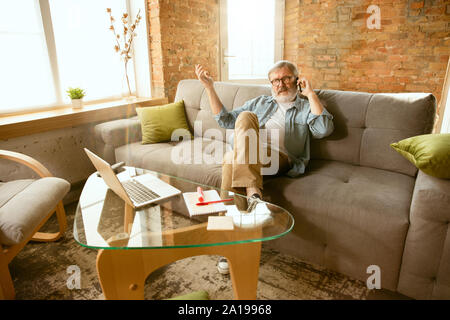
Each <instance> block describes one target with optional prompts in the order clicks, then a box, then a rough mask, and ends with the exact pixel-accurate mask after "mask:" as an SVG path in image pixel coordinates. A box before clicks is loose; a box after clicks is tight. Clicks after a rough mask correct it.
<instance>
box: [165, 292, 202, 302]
mask: <svg viewBox="0 0 450 320" xmlns="http://www.w3.org/2000/svg"><path fill="white" fill-rule="evenodd" d="M165 300H209V295H208V292H206V291H204V290H200V291H195V292H191V293H188V294H184V295H182V296H178V297H174V298H170V299H165Z"/></svg>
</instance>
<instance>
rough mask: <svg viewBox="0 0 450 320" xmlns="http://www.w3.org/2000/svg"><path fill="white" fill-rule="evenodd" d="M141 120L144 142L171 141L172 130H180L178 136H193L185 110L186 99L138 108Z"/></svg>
mask: <svg viewBox="0 0 450 320" xmlns="http://www.w3.org/2000/svg"><path fill="white" fill-rule="evenodd" d="M136 112H137V114H138V116H139V120H141V130H142V144H147V143H158V142H166V141H171V137H172V132H173V131H175V130H177V129H184V130H186V131H184V130H180V131H179V134H178V132H177V135H178V136H183V137H189V138H192V134H191V133H190V131H189V126H188V124H187V121H186V115H185V111H184V101H183V100H181V101H178V102H174V103H169V104H166V105H163V106H156V107H145V108H136Z"/></svg>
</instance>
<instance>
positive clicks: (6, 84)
mask: <svg viewBox="0 0 450 320" xmlns="http://www.w3.org/2000/svg"><path fill="white" fill-rule="evenodd" d="M106 8H111V10H112V14H113V16H114V17H115V18H116V28H118V27H119V24H120V18H121V16H122V13H123V12H129V14H130V17H131V18H132V19H133V20H134V18H135V16H136V13H137V10H138V8H141V16H142V17H143V18H142V19H141V22H140V25H139V26H138V29H137V34H138V36H137V37H136V38H135V39H134V41H136V43H135V48H134V49H137V47H136V46H139V48H140V49H139V50H135V55H140V57H139V59H136V57H134V58H135V59H134V61H137V63H138V64H139V72H135V70H136V68H135V66H130V63H129V67H128V69H129V72H128V75H129V76H130V77H132V78H133V79H135V78H137V77H138V78H139V79H141V78H144V79H147V80H146V81H147V83H145V86H146V87H145V88H139V86H138V88H137V94H138V95H139V96H147V97H148V96H150V89H149V88H150V85H149V83H150V75H149V70H150V68H149V66H148V64H149V59H148V50H142V43H137V42H144V45H145V47H147V42H146V41H147V37H146V30H147V29H146V19H145V12H146V11H145V2H144V0H142V1H136V0H133V1H126V0H114V1H111V0H96V1H91V0H64V1H59V0H2V1H0V41H1V43H2V50H1V51H0V70H2V71H1V73H0V86H1V88H2V98H1V99H0V114H1V113H13V112H17V111H26V110H29V109H38V108H45V107H52V106H57V105H62V104H65V103H69V102H70V98H69V97H68V96H67V94H66V90H67V88H68V87H81V88H83V89H85V91H86V93H87V95H86V96H85V98H84V100H86V101H89V100H99V99H113V98H120V97H121V96H122V91H123V90H124V89H125V88H124V87H123V85H122V79H123V75H124V70H123V68H124V67H123V63H121V60H120V57H119V54H118V53H116V52H115V51H114V39H113V36H112V33H111V31H110V30H109V26H110V22H109V15H108V13H107V12H106ZM138 51H139V52H138ZM142 55H147V59H145V58H144V59H143V58H142ZM141 64H144V66H143V67H142V68H141ZM145 64H147V65H145ZM130 69H131V70H130ZM142 73H145V74H146V76H143V75H142ZM136 82H137V81H135V83H136ZM144 82H145V81H144Z"/></svg>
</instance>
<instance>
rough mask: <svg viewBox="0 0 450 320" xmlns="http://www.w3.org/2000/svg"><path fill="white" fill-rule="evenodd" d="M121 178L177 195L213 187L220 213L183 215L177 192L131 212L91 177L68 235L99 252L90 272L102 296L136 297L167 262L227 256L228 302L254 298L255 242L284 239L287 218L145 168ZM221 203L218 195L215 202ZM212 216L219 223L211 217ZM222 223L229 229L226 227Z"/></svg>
mask: <svg viewBox="0 0 450 320" xmlns="http://www.w3.org/2000/svg"><path fill="white" fill-rule="evenodd" d="M124 169H125V170H124V171H123V172H121V173H119V174H117V177H118V178H119V180H121V181H124V180H127V179H129V178H130V177H132V176H135V175H141V174H146V173H150V174H153V175H155V176H157V177H158V178H159V179H161V180H163V181H165V182H167V183H169V184H170V185H172V186H174V187H175V188H177V189H179V190H180V191H181V192H182V193H185V192H196V191H197V187H202V189H203V190H213V189H215V190H217V192H218V194H219V195H220V196H221V197H224V196H225V197H226V198H230V197H231V198H233V199H234V200H233V201H228V202H224V203H223V205H224V206H222V207H224V208H225V210H222V211H221V212H217V213H214V214H208V215H194V216H192V217H191V216H190V215H189V210H188V208H187V206H186V202H185V200H184V197H183V194H179V195H177V196H173V197H171V198H168V199H165V200H160V201H158V202H157V203H153V204H150V205H148V206H145V207H143V208H140V209H133V208H132V207H131V206H129V205H127V204H126V203H125V202H124V201H123V200H122V199H121V198H120V197H118V196H117V195H116V194H115V193H114V192H113V191H112V190H111V189H109V188H108V187H107V186H106V184H105V182H104V181H103V179H102V178H101V177H99V176H97V173H93V174H92V175H91V176H89V178H88V180H87V182H86V184H85V186H84V188H83V191H82V193H81V196H80V201H79V203H78V207H77V210H76V214H75V220H74V228H73V234H74V238H75V240H76V241H77V242H78V243H79V244H80V245H82V246H84V247H87V248H92V249H99V251H98V255H97V273H98V277H99V281H100V284H101V287H102V290H103V294H104V296H105V299H144V284H145V280H146V278H147V276H148V275H149V274H151V273H152V272H153V271H155V270H157V269H158V268H160V267H162V266H164V265H167V264H169V263H172V262H174V261H177V260H180V259H184V258H187V257H191V256H197V255H220V256H225V257H226V258H227V259H228V264H229V268H230V276H231V281H232V285H233V294H234V298H235V299H245V300H247V299H249V300H250V299H251V300H254V299H256V289H257V284H258V272H259V263H260V256H261V243H262V241H267V240H272V239H276V238H279V237H282V236H284V235H286V234H287V233H288V232H290V231H291V230H292V227H293V226H294V219H293V217H292V215H291V214H290V213H289V212H287V211H286V210H284V209H283V208H281V207H279V206H276V205H273V204H270V203H268V202H261V203H259V204H258V205H257V206H256V208H255V209H254V210H253V211H251V212H247V211H246V210H242V209H243V208H242V205H240V203H246V201H247V199H246V197H243V196H241V195H237V194H232V193H231V192H227V191H224V190H220V189H217V188H213V187H210V186H206V185H202V184H198V183H195V182H192V181H188V180H186V179H182V178H177V177H173V176H169V175H165V174H161V173H157V172H153V171H148V170H143V169H138V168H133V167H124ZM222 199H224V198H222ZM219 216H225V217H227V216H229V217H231V218H227V219H226V220H227V222H228V226H227V227H226V228H223V229H222V228H221V227H219V229H220V230H212V229H211V228H212V227H213V225H212V224H210V225H208V221H209V222H210V223H212V221H211V220H210V219H216V218H210V217H219ZM219 219H220V218H219ZM230 221H232V223H231V230H230Z"/></svg>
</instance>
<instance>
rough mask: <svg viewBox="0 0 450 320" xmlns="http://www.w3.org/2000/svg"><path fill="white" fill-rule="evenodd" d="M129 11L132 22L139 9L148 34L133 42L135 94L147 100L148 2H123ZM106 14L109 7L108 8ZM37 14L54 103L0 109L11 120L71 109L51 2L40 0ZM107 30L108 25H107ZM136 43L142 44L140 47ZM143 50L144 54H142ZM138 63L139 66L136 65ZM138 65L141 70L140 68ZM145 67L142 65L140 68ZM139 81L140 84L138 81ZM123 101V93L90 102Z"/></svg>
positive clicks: (148, 87)
mask: <svg viewBox="0 0 450 320" xmlns="http://www.w3.org/2000/svg"><path fill="white" fill-rule="evenodd" d="M124 1H125V6H126V9H127V12H128V13H129V17H130V19H131V18H132V17H134V16H136V14H137V12H138V10H139V9H141V16H142V17H143V19H142V20H141V24H145V26H144V28H143V29H144V30H145V35H142V36H141V37H137V38H135V39H134V41H133V50H132V56H133V68H134V69H133V71H134V78H135V79H134V82H135V92H134V93H135V95H136V97H137V98H147V99H150V98H151V97H152V94H151V65H150V59H151V57H150V46H149V41H148V36H147V35H148V33H149V25H148V22H147V14H148V3H147V1H145V0H141V1H136V0H133V1H131V0H124ZM105 14H106V8H105ZM36 15H37V16H38V17H39V18H40V23H41V24H42V29H43V33H44V38H45V44H46V48H45V49H46V51H47V54H48V59H49V66H50V73H51V75H52V83H53V90H54V92H55V99H56V102H55V103H51V104H37V105H34V106H29V107H21V108H17V109H16V110H14V111H2V110H0V117H8V116H12V115H20V114H28V113H36V112H45V111H48V110H56V109H61V108H65V107H70V106H71V104H70V102H69V103H66V102H65V101H64V97H63V95H62V90H61V81H60V77H59V66H58V60H57V53H56V42H55V36H54V32H53V22H52V17H51V11H50V3H49V0H37V6H36ZM105 28H107V26H105ZM137 42H139V43H138V44H137ZM136 46H139V47H141V48H142V47H145V50H139V52H137V50H136ZM141 51H142V52H141ZM137 60H139V63H138V62H137ZM138 64H139V67H137V65H138ZM141 65H142V66H141ZM138 79H139V81H138ZM122 99H124V97H123V96H121V93H118V94H117V95H113V96H107V97H102V98H100V99H95V100H89V103H90V104H95V103H103V102H105V101H111V102H112V101H119V100H122Z"/></svg>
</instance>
